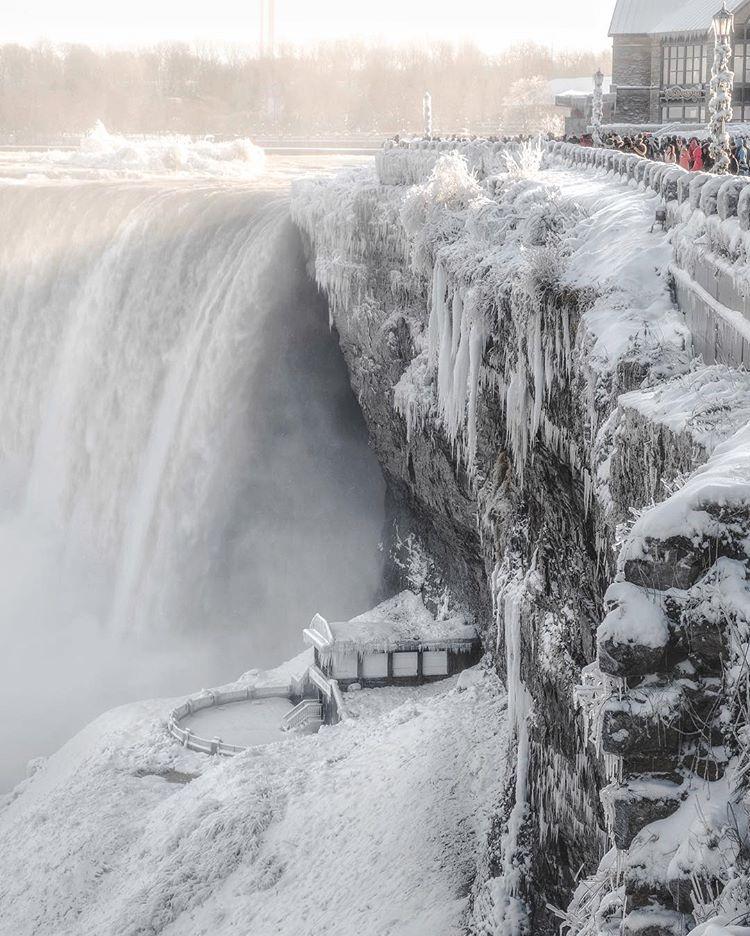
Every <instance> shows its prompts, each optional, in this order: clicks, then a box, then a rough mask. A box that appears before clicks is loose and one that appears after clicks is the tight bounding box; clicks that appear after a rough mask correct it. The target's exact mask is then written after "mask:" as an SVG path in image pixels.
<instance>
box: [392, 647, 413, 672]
mask: <svg viewBox="0 0 750 936" xmlns="http://www.w3.org/2000/svg"><path fill="white" fill-rule="evenodd" d="M393 675H394V676H396V677H399V676H400V677H404V676H416V675H417V652H416V650H415V651H413V652H412V651H399V652H398V653H394V654H393Z"/></svg>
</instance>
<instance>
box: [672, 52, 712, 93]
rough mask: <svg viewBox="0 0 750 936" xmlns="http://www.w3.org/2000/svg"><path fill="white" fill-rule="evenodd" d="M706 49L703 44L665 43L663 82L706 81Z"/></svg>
mask: <svg viewBox="0 0 750 936" xmlns="http://www.w3.org/2000/svg"><path fill="white" fill-rule="evenodd" d="M706 62H707V58H706V49H705V47H704V46H703V45H699V44H692V45H665V46H664V47H663V58H662V83H663V84H664V85H665V86H667V87H670V86H672V85H679V86H683V85H697V84H700V83H701V82H702V81H705V75H704V72H705V68H706Z"/></svg>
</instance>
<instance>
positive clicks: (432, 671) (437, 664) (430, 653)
mask: <svg viewBox="0 0 750 936" xmlns="http://www.w3.org/2000/svg"><path fill="white" fill-rule="evenodd" d="M422 675H423V676H447V675H448V651H447V650H425V651H424V652H423V653H422Z"/></svg>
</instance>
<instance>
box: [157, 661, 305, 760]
mask: <svg viewBox="0 0 750 936" xmlns="http://www.w3.org/2000/svg"><path fill="white" fill-rule="evenodd" d="M303 685H304V677H296V678H295V677H293V678H292V680H291V682H290V683H289V685H287V686H248V687H247V688H244V689H224V690H222V689H204V690H202V691H201V693H200V695H197V696H192V697H191V698H189V699H187V700H186V701H185V702H183V704H182V705H178V706H177V708H175V709H172V711H171V712H170V713H169V718H168V719H167V730H168V731H169V733H170V734H171V735H172V737H173V738H175V739H176V740H177V741H179V742H180V744H182V745H183V746H184V747H187V748H189V749H190V750H191V751H198V752H199V753H201V754H222V755H224V756H225V757H233V756H234V755H235V754H240V753H242V751H245V750H247V748H245V747H242V746H241V745H237V744H227V743H226V742H225V741H222V739H221V738H201V737H200V736H199V735H196V734H195V733H194V732H193V731H192V730H191V729H190V728H183V727H182V726H181V725H180V722H181V721H182V720H183V719H184V718H187V717H188V715H192V714H193V713H195V712H199V711H201V710H202V709H207V708H212V707H213V706H216V705H228V704H230V703H233V702H247V701H249V700H250V699H293V698H298V697H299V695H301V692H302V688H303Z"/></svg>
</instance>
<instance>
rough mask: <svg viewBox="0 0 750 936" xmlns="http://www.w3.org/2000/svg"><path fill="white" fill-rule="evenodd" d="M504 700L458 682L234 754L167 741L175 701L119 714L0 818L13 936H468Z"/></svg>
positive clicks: (95, 727)
mask: <svg viewBox="0 0 750 936" xmlns="http://www.w3.org/2000/svg"><path fill="white" fill-rule="evenodd" d="M504 707H505V699H504V695H503V694H502V692H501V690H500V688H499V686H498V684H497V682H496V680H495V678H494V677H487V678H485V680H483V682H482V683H481V684H480V685H478V686H471V687H470V688H468V689H465V690H463V691H457V690H456V687H455V682H454V681H453V680H449V681H448V682H447V683H446V684H445V687H444V690H443V691H442V692H437V691H436V689H435V687H434V686H431V687H429V691H428V692H426V693H425V694H424V697H420V695H419V694H418V693H415V694H414V696H413V697H412V698H411V699H409V700H408V701H406V702H404V703H403V704H401V705H399V706H397V707H396V708H394V709H392V710H391V711H388V712H385V713H382V712H378V713H376V714H374V715H373V716H372V717H368V716H367V715H366V714H364V713H363V714H362V715H360V717H359V718H356V719H352V720H350V721H348V722H346V723H343V724H342V725H339V726H337V727H336V728H327V729H322V730H321V732H320V733H319V734H318V735H316V736H312V737H301V738H290V739H289V740H285V741H282V742H281V743H279V744H271V745H269V746H267V747H265V748H262V749H257V750H255V751H249V752H247V753H246V754H243V755H240V756H239V757H237V758H234V759H232V760H218V759H216V758H207V757H204V756H201V755H197V754H192V753H191V752H189V751H185V750H183V749H181V748H180V747H179V746H178V745H176V744H173V743H171V741H170V740H169V739H168V738H167V737H166V734H165V728H164V719H165V718H166V714H167V712H168V711H169V708H170V704H169V703H163V702H158V703H143V704H139V705H133V706H127V707H124V708H121V709H117V710H115V711H113V712H110V713H108V714H107V715H105V716H102V718H100V719H98V720H97V721H96V722H94V723H93V724H92V725H91V726H89V727H88V728H87V729H86V730H85V731H84V732H82V733H81V734H80V735H79V736H77V737H76V738H74V739H73V740H72V741H71V742H69V744H67V745H66V746H65V747H64V748H63V749H61V751H59V752H58V753H57V754H56V755H55V756H53V757H52V758H51V759H50V760H49V762H48V763H47V765H46V767H45V768H44V769H42V770H41V771H40V772H39V773H38V774H36V775H35V776H34V777H33V778H32V780H31V781H29V782H28V785H27V786H26V788H25V790H23V791H22V792H21V793H20V795H19V796H17V798H16V799H15V801H14V802H12V803H11V804H10V805H8V806H6V808H5V809H4V810H3V811H2V812H0V841H2V843H3V848H2V849H0V906H2V911H3V912H2V915H0V933H1V934H3V936H31V934H34V936H53V934H54V936H94V934H96V936H136V934H145V933H149V934H165V936H198V934H206V936H208V934H210V936H222V934H229V933H238V934H239V933H242V934H243V936H245V934H251V936H313V934H320V933H325V934H326V936H344V934H346V936H349V934H351V933H357V934H358V936H457V934H458V933H460V932H461V928H460V920H461V917H462V914H463V911H464V908H465V905H466V895H467V891H468V889H469V887H470V885H471V882H472V877H473V874H474V871H475V868H476V861H477V856H478V855H479V854H481V851H482V842H483V839H484V834H485V831H486V827H487V813H488V811H489V810H490V809H491V808H492V806H493V804H494V803H495V802H496V798H497V794H498V792H499V786H500V783H501V780H502V776H503V756H504V749H505V724H504V721H505V719H504ZM168 771H178V772H179V773H180V774H187V775H190V774H194V775H196V778H195V779H193V780H192V782H189V783H182V784H181V783H175V782H167V779H172V780H173V779H174V775H170V776H167V777H166V778H165V775H166V774H167V772H168Z"/></svg>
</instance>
